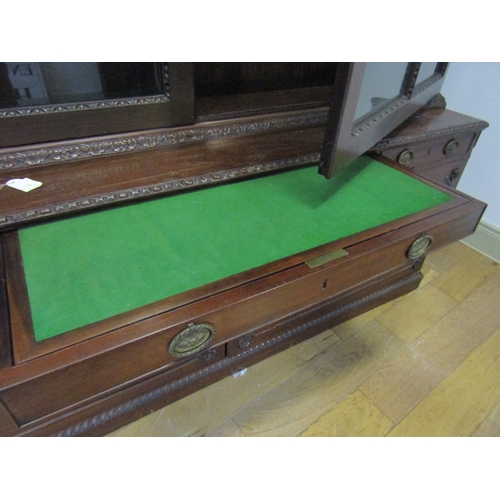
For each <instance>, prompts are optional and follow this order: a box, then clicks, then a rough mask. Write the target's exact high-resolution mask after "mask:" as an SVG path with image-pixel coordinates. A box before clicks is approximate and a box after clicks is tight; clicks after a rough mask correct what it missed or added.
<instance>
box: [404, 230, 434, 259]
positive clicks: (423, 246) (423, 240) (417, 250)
mask: <svg viewBox="0 0 500 500" xmlns="http://www.w3.org/2000/svg"><path fill="white" fill-rule="evenodd" d="M433 241H434V238H433V237H432V236H431V235H430V234H424V235H423V236H420V238H417V239H416V240H415V241H414V242H413V243H412V244H411V246H410V248H409V249H408V253H407V256H408V258H409V259H418V258H419V257H422V256H423V255H425V254H426V253H427V250H428V249H429V247H430V245H431V244H432V242H433Z"/></svg>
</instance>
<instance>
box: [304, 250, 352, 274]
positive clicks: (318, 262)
mask: <svg viewBox="0 0 500 500" xmlns="http://www.w3.org/2000/svg"><path fill="white" fill-rule="evenodd" d="M346 255H349V252H346V251H345V250H344V249H343V248H339V249H338V250H334V251H333V252H329V253H325V255H320V256H319V257H316V258H314V259H310V260H306V264H307V265H308V266H309V267H310V268H311V269H313V268H314V267H318V266H322V265H323V264H326V263H327V262H330V261H332V260H335V259H340V257H345V256H346Z"/></svg>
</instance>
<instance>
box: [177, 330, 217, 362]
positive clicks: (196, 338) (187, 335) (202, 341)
mask: <svg viewBox="0 0 500 500" xmlns="http://www.w3.org/2000/svg"><path fill="white" fill-rule="evenodd" d="M214 335H215V327H214V326H213V325H211V324H210V323H198V324H194V323H191V324H190V325H188V327H187V328H185V329H184V330H182V331H181V332H179V333H178V334H177V335H176V336H175V337H174V338H173V339H172V342H170V345H169V346H168V352H169V353H170V354H171V355H172V356H175V357H176V358H183V357H184V356H190V355H192V354H195V353H197V352H199V351H201V350H202V349H203V348H205V347H206V346H208V344H210V342H212V339H213V338H214Z"/></svg>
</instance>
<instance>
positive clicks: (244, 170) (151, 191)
mask: <svg viewBox="0 0 500 500" xmlns="http://www.w3.org/2000/svg"><path fill="white" fill-rule="evenodd" d="M318 161H319V153H313V154H309V155H303V156H298V157H294V158H287V159H284V160H278V161H273V162H266V163H261V164H257V165H251V166H248V167H241V168H235V169H230V170H221V171H219V172H214V173H211V174H205V175H201V176H195V177H186V178H184V179H178V180H171V181H166V182H161V183H156V184H150V185H146V186H142V187H137V188H130V189H122V190H119V191H113V192H110V193H104V194H101V195H98V196H90V197H86V198H79V199H76V200H71V201H67V202H63V203H57V204H51V205H44V206H40V207H38V208H36V209H32V210H25V211H20V212H13V213H11V214H5V215H0V227H4V226H8V225H12V224H20V223H24V222H29V221H33V220H38V219H43V218H46V217H51V216H54V215H59V214H67V213H71V212H74V211H78V210H85V209H90V208H96V207H101V206H103V205H111V204H114V203H119V202H123V201H128V200H140V199H144V198H147V197H150V196H155V195H159V194H165V193H168V192H172V191H180V190H183V189H188V188H192V187H197V186H203V185H209V184H215V183H217V182H222V181H226V180H230V179H237V178H239V177H246V176H251V175H256V174H260V173H264V172H272V171H276V170H282V169H284V168H288V167H293V166H299V165H308V164H313V163H317V162H318Z"/></svg>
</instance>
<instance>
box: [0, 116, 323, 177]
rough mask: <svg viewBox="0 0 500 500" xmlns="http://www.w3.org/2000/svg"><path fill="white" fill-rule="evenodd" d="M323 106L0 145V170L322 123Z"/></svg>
mask: <svg viewBox="0 0 500 500" xmlns="http://www.w3.org/2000/svg"><path fill="white" fill-rule="evenodd" d="M326 116H327V111H326V110H315V111H312V112H301V113H283V114H282V115H274V116H273V117H272V118H270V117H262V118H260V119H256V118H253V119H252V120H246V119H240V120H235V121H232V122H225V123H222V122H219V123H212V124H210V125H197V126H192V127H179V128H175V129H160V130H155V131H148V132H134V133H128V134H121V135H115V136H105V137H97V138H94V139H86V140H81V141H65V142H60V143H53V144H46V145H44V146H43V147H40V146H27V147H19V148H15V149H10V150H9V149H3V150H1V149H0V170H13V169H17V168H23V167H33V166H37V165H49V164H54V163H59V162H68V161H73V160H82V159H87V158H94V157H99V156H105V155H112V154H117V153H125V152H134V151H141V150H144V149H151V148H158V147H169V146H176V145H179V144H187V143H195V142H202V141H210V140H215V139H221V138H225V137H235V136H240V135H248V134H255V133H262V132H272V131H277V130H286V129H292V128H296V127H309V126H316V125H324V124H325V123H326Z"/></svg>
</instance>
